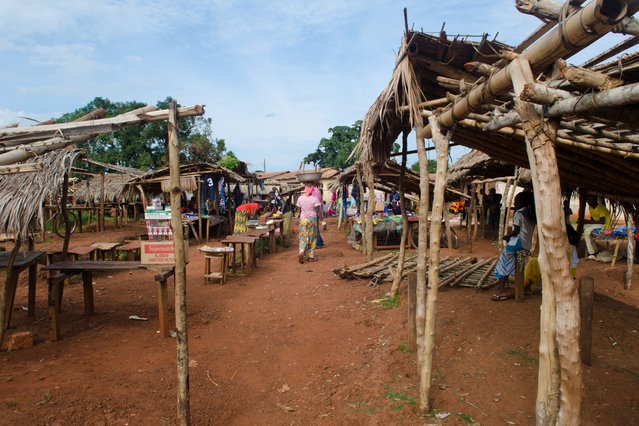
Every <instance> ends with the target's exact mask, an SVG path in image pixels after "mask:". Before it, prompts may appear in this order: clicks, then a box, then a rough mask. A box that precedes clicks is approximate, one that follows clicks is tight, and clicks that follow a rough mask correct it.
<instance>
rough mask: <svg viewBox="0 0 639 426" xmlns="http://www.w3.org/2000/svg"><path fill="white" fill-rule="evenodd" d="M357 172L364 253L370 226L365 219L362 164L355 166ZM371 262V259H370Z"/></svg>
mask: <svg viewBox="0 0 639 426" xmlns="http://www.w3.org/2000/svg"><path fill="white" fill-rule="evenodd" d="M355 172H356V173H357V186H358V188H359V217H360V220H361V221H362V251H364V252H365V250H366V247H368V244H367V242H366V240H367V237H368V233H367V232H366V229H365V228H366V226H367V225H368V224H367V223H366V221H365V220H363V219H364V215H365V213H366V212H365V209H364V184H363V183H362V166H361V164H360V163H357V165H356V166H355ZM368 260H371V259H368Z"/></svg>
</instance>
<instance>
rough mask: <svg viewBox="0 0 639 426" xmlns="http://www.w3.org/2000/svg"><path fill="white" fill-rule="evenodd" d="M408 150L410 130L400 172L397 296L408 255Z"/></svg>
mask: <svg viewBox="0 0 639 426" xmlns="http://www.w3.org/2000/svg"><path fill="white" fill-rule="evenodd" d="M407 150H408V131H404V133H403V134H402V152H403V154H402V164H401V167H402V168H401V170H400V172H399V208H400V210H401V215H402V236H401V239H400V243H399V244H400V245H399V259H398V260H397V272H396V273H395V278H393V284H392V285H391V290H390V294H391V297H396V296H397V294H398V293H399V283H400V282H401V281H402V275H403V274H404V259H405V257H406V240H407V238H408V217H407V216H406V206H405V205H404V200H405V199H404V176H406V160H407V155H406V151H407Z"/></svg>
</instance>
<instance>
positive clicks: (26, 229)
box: [0, 149, 81, 241]
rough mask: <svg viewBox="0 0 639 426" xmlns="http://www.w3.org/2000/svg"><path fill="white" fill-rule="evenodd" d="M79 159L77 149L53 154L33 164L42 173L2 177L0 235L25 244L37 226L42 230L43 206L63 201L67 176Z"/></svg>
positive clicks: (37, 158)
mask: <svg viewBox="0 0 639 426" xmlns="http://www.w3.org/2000/svg"><path fill="white" fill-rule="evenodd" d="M79 155H81V151H80V150H78V149H60V150H57V151H52V152H49V153H46V154H44V155H41V156H39V157H36V158H35V159H34V160H33V162H35V163H37V164H39V165H41V166H42V171H40V172H35V173H23V174H9V175H0V232H3V233H6V234H7V235H13V236H15V237H16V239H17V238H19V239H21V240H22V241H26V239H27V237H28V236H29V235H30V234H31V233H32V232H33V231H34V229H35V226H36V224H38V223H39V224H40V228H42V227H43V226H44V220H45V211H44V205H45V204H46V203H47V202H48V201H49V200H51V201H52V202H55V200H57V199H58V198H59V197H60V195H61V193H62V184H63V181H64V175H65V174H66V173H68V172H69V171H70V169H71V164H72V163H73V162H74V160H75V159H76V158H77V157H78V156H79Z"/></svg>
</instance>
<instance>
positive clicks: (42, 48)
mask: <svg viewBox="0 0 639 426" xmlns="http://www.w3.org/2000/svg"><path fill="white" fill-rule="evenodd" d="M29 63H31V64H33V65H39V66H44V67H48V68H51V69H55V70H58V71H62V72H65V73H86V72H91V71H94V70H95V69H97V68H99V67H100V64H99V62H98V61H97V59H96V52H95V48H94V47H93V46H92V45H88V44H80V43H72V44H49V45H41V44H39V45H36V46H33V47H32V48H31V50H30V51H29Z"/></svg>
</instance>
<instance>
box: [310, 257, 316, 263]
mask: <svg viewBox="0 0 639 426" xmlns="http://www.w3.org/2000/svg"><path fill="white" fill-rule="evenodd" d="M308 261H309V262H317V257H309V258H308Z"/></svg>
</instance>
